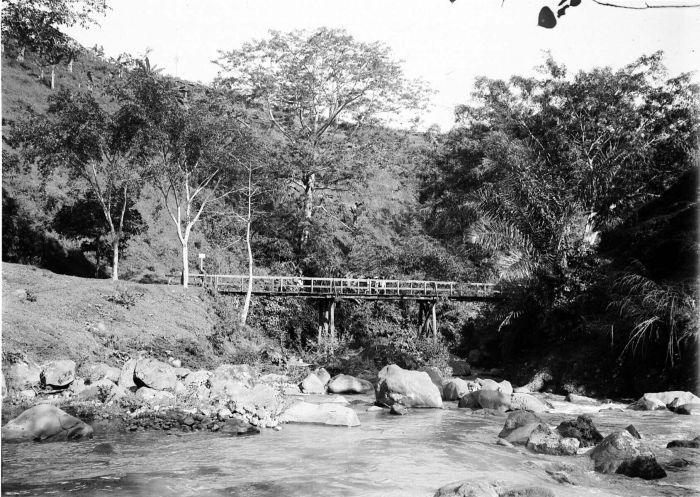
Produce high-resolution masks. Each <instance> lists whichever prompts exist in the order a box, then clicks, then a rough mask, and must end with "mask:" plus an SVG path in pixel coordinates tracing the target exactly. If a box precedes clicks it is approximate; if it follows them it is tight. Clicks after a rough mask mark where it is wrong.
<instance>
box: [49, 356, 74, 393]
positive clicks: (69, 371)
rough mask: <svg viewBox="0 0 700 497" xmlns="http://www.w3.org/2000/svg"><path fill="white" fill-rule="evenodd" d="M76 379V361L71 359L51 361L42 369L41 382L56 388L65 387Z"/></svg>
mask: <svg viewBox="0 0 700 497" xmlns="http://www.w3.org/2000/svg"><path fill="white" fill-rule="evenodd" d="M73 380H75V362H73V361H71V360H70V359H63V360H59V361H51V362H48V363H46V364H45V365H44V367H43V368H42V370H41V384H42V385H44V386H47V387H51V388H54V389H57V390H58V389H63V388H66V387H67V386H68V385H70V384H71V383H73Z"/></svg>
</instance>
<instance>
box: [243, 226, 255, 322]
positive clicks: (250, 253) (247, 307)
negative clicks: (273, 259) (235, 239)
mask: <svg viewBox="0 0 700 497" xmlns="http://www.w3.org/2000/svg"><path fill="white" fill-rule="evenodd" d="M249 215H250V214H249ZM245 243H246V247H247V248H248V290H247V291H246V294H245V301H244V302H243V311H241V324H245V323H246V320H247V319H248V311H249V310H250V298H251V296H252V295H253V251H252V250H251V248H250V218H248V224H247V225H246V233H245Z"/></svg>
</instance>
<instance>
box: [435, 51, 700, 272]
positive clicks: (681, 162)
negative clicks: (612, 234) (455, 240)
mask: <svg viewBox="0 0 700 497" xmlns="http://www.w3.org/2000/svg"><path fill="white" fill-rule="evenodd" d="M661 59H662V55H661V54H660V53H657V54H653V55H651V56H646V57H642V58H640V59H639V60H637V61H635V62H634V63H632V64H630V65H628V66H626V67H624V68H622V69H620V70H618V71H613V70H611V69H609V68H599V69H593V70H591V71H589V72H580V73H578V74H577V75H575V76H574V77H573V78H570V79H569V78H567V75H566V69H565V67H563V66H561V65H558V64H556V63H555V62H554V61H553V60H551V59H548V60H547V61H546V63H545V65H544V66H543V68H542V71H543V76H541V77H539V78H523V77H518V76H516V77H513V78H511V80H510V81H509V82H505V81H500V80H491V79H487V78H482V79H480V80H478V81H477V85H476V92H475V94H474V97H475V101H476V104H474V105H470V106H463V107H461V108H460V109H458V115H459V119H460V124H461V125H462V126H461V127H460V128H457V129H456V130H454V131H453V132H452V133H451V135H450V136H449V138H448V140H447V149H446V150H445V151H444V152H443V153H442V154H439V155H438V164H439V166H438V169H437V170H436V171H432V172H431V173H429V174H428V176H426V179H430V181H427V182H426V183H425V184H426V186H425V188H424V190H423V200H424V201H428V202H429V203H430V204H431V205H432V206H433V208H434V209H435V210H434V212H435V216H436V217H437V218H438V219H439V220H440V219H441V218H442V220H441V223H442V224H447V225H454V224H455V223H460V222H464V220H465V219H466V220H467V226H465V225H464V224H462V225H461V228H462V231H461V234H464V233H469V234H470V235H471V238H470V239H469V240H466V239H465V240H464V241H466V242H469V241H472V242H473V241H479V242H482V243H483V244H486V245H488V246H490V247H491V248H499V249H501V250H502V251H503V252H502V260H503V261H504V262H505V263H507V266H508V267H509V268H511V269H513V268H516V267H520V268H521V269H523V270H524V273H523V272H519V271H516V274H519V275H523V274H525V273H527V272H529V271H528V269H531V268H532V267H533V266H532V264H530V263H535V264H536V265H537V264H540V265H541V264H546V265H549V266H550V267H551V268H553V269H554V270H555V272H556V271H558V270H561V269H563V268H566V266H567V262H568V258H569V257H570V256H571V255H575V254H576V253H577V252H578V251H580V250H582V249H585V247H586V246H587V245H590V242H593V241H594V240H595V233H596V232H598V231H600V230H602V229H606V228H610V227H612V226H615V225H616V224H617V223H619V222H620V221H621V220H622V219H624V218H625V217H627V216H628V215H630V214H631V213H632V212H633V211H634V209H635V208H637V207H638V206H639V205H641V204H643V203H644V202H646V201H648V200H650V199H651V198H653V197H654V196H655V195H658V194H659V193H660V192H661V191H663V190H664V188H666V187H668V186H669V184H671V183H672V182H673V181H674V180H675V179H676V178H678V177H679V176H680V175H681V174H682V173H683V172H684V171H685V170H686V169H687V168H688V167H689V165H688V164H689V161H690V157H691V155H692V150H693V149H694V147H695V136H696V133H697V129H698V118H697V116H698V92H697V87H696V86H695V85H693V84H692V83H691V82H690V78H689V75H681V76H679V77H676V78H671V79H668V80H666V81H664V80H663V75H664V70H663V66H662V64H661ZM459 212H461V213H462V217H461V218H456V219H454V218H455V217H456V216H455V214H456V213H459ZM444 218H447V219H444ZM455 231H457V230H455ZM528 261H529V262H528Z"/></svg>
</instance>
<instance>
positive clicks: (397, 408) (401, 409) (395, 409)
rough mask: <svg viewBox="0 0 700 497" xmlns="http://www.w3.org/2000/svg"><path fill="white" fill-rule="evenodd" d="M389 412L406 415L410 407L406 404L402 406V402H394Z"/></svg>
mask: <svg viewBox="0 0 700 497" xmlns="http://www.w3.org/2000/svg"><path fill="white" fill-rule="evenodd" d="M389 414H394V415H396V416H404V415H406V414H408V408H407V407H406V406H402V405H401V404H394V405H393V406H391V409H389Z"/></svg>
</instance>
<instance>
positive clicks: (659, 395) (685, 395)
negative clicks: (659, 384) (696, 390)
mask: <svg viewBox="0 0 700 497" xmlns="http://www.w3.org/2000/svg"><path fill="white" fill-rule="evenodd" d="M676 399H678V401H677V402H676V405H683V404H693V403H699V404H700V397H697V396H696V395H695V394H693V393H692V392H684V391H681V390H674V391H671V392H652V393H645V394H644V395H642V397H641V398H640V399H639V400H637V401H636V402H633V403H632V404H630V405H629V406H628V408H629V409H633V410H636V411H655V410H659V409H660V410H663V409H666V406H667V405H668V404H671V403H672V402H674V401H675V400H676Z"/></svg>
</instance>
